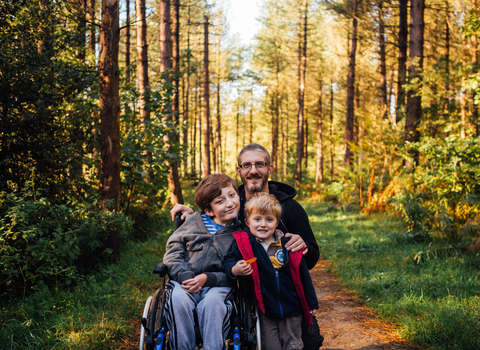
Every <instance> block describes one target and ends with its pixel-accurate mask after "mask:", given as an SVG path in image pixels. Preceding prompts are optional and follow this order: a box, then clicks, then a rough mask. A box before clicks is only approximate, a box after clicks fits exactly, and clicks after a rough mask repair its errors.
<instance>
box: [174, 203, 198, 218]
mask: <svg viewBox="0 0 480 350" xmlns="http://www.w3.org/2000/svg"><path fill="white" fill-rule="evenodd" d="M177 213H182V220H185V218H186V217H187V215H189V214H193V209H192V208H190V207H187V206H186V205H183V204H178V203H177V204H175V205H174V207H173V208H172V210H170V214H172V221H174V220H175V215H176V214H177Z"/></svg>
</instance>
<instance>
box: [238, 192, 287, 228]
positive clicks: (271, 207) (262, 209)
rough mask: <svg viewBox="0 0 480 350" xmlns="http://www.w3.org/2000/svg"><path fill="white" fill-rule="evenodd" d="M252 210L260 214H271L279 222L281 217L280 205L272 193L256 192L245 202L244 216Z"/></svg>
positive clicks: (248, 214)
mask: <svg viewBox="0 0 480 350" xmlns="http://www.w3.org/2000/svg"><path fill="white" fill-rule="evenodd" d="M254 211H257V212H259V213H260V214H261V215H266V214H273V215H274V216H275V218H276V219H277V223H278V222H280V218H281V217H282V206H281V205H280V202H279V201H278V200H277V198H275V196H274V195H273V194H269V193H265V192H258V193H256V194H255V195H254V196H253V197H252V198H250V199H249V200H248V201H247V203H245V217H246V218H248V217H249V216H250V214H252V213H253V212H254Z"/></svg>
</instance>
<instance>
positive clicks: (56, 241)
mask: <svg viewBox="0 0 480 350" xmlns="http://www.w3.org/2000/svg"><path fill="white" fill-rule="evenodd" d="M33 188H34V186H33V183H32V182H27V186H26V187H24V188H23V189H22V190H21V191H15V190H12V191H9V192H8V193H7V192H0V268H1V270H0V289H1V290H2V294H1V297H7V298H15V297H23V298H25V296H27V295H29V294H32V293H34V292H35V291H36V290H37V289H39V288H45V287H47V288H52V287H54V286H57V287H58V286H67V285H70V284H72V283H73V282H76V281H77V280H78V279H79V278H80V277H81V276H82V275H84V274H87V273H88V272H90V271H92V270H93V269H94V268H96V267H97V266H98V265H99V264H100V263H101V262H103V261H106V260H107V259H109V257H110V256H111V253H112V252H111V250H109V249H106V248H105V242H106V240H107V238H108V236H109V232H111V231H112V230H119V231H120V234H121V237H122V238H123V239H125V238H126V236H128V235H129V233H130V231H131V226H132V222H131V220H130V219H129V218H128V217H127V216H125V215H124V214H122V213H115V212H110V211H108V210H100V209H99V206H98V205H97V203H96V202H93V203H85V202H74V201H70V202H68V203H65V204H52V203H51V202H50V201H49V200H48V199H46V198H44V197H39V195H38V192H36V191H35V190H34V189H33Z"/></svg>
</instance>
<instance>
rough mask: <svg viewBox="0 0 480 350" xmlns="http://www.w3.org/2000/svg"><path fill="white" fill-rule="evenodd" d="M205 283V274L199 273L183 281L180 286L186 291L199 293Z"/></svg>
mask: <svg viewBox="0 0 480 350" xmlns="http://www.w3.org/2000/svg"><path fill="white" fill-rule="evenodd" d="M205 283H207V275H205V274H204V273H201V274H200V275H197V276H195V277H194V278H190V279H189V280H186V281H183V283H182V288H183V290H185V291H186V292H188V293H192V294H195V293H199V292H200V289H202V288H203V286H204V285H205Z"/></svg>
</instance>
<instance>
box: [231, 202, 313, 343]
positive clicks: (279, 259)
mask: <svg viewBox="0 0 480 350" xmlns="http://www.w3.org/2000/svg"><path fill="white" fill-rule="evenodd" d="M281 213H282V208H281V206H280V203H279V202H278V200H277V199H276V198H275V196H273V195H271V194H266V193H258V194H257V195H255V196H254V197H253V198H251V199H249V200H248V201H247V202H246V204H245V222H246V224H247V227H248V229H247V231H248V230H249V231H250V232H249V233H247V232H238V233H234V236H235V240H236V242H235V243H234V244H233V246H232V248H231V249H230V251H229V253H228V255H227V257H226V258H225V272H226V273H227V274H228V275H229V276H230V277H232V278H236V277H237V276H247V275H252V279H253V285H254V291H255V297H256V300H257V306H258V308H259V309H260V310H261V311H262V312H260V313H259V317H260V326H261V327H260V330H261V336H262V346H263V349H266V350H270V349H271V350H279V349H303V342H302V328H301V323H302V322H301V321H302V317H304V318H305V320H306V321H307V322H308V323H309V325H311V322H312V320H311V316H310V315H311V311H310V310H315V309H318V302H317V297H316V294H315V289H314V287H313V284H312V280H311V278H310V274H309V273H308V269H307V265H306V263H305V261H304V260H303V259H302V251H297V252H295V253H292V252H289V251H287V249H286V248H285V244H286V243H287V242H288V240H287V239H286V238H285V237H284V236H283V233H282V232H281V231H280V230H276V227H277V225H278V223H279V221H280V217H281ZM255 258H256V260H255Z"/></svg>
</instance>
